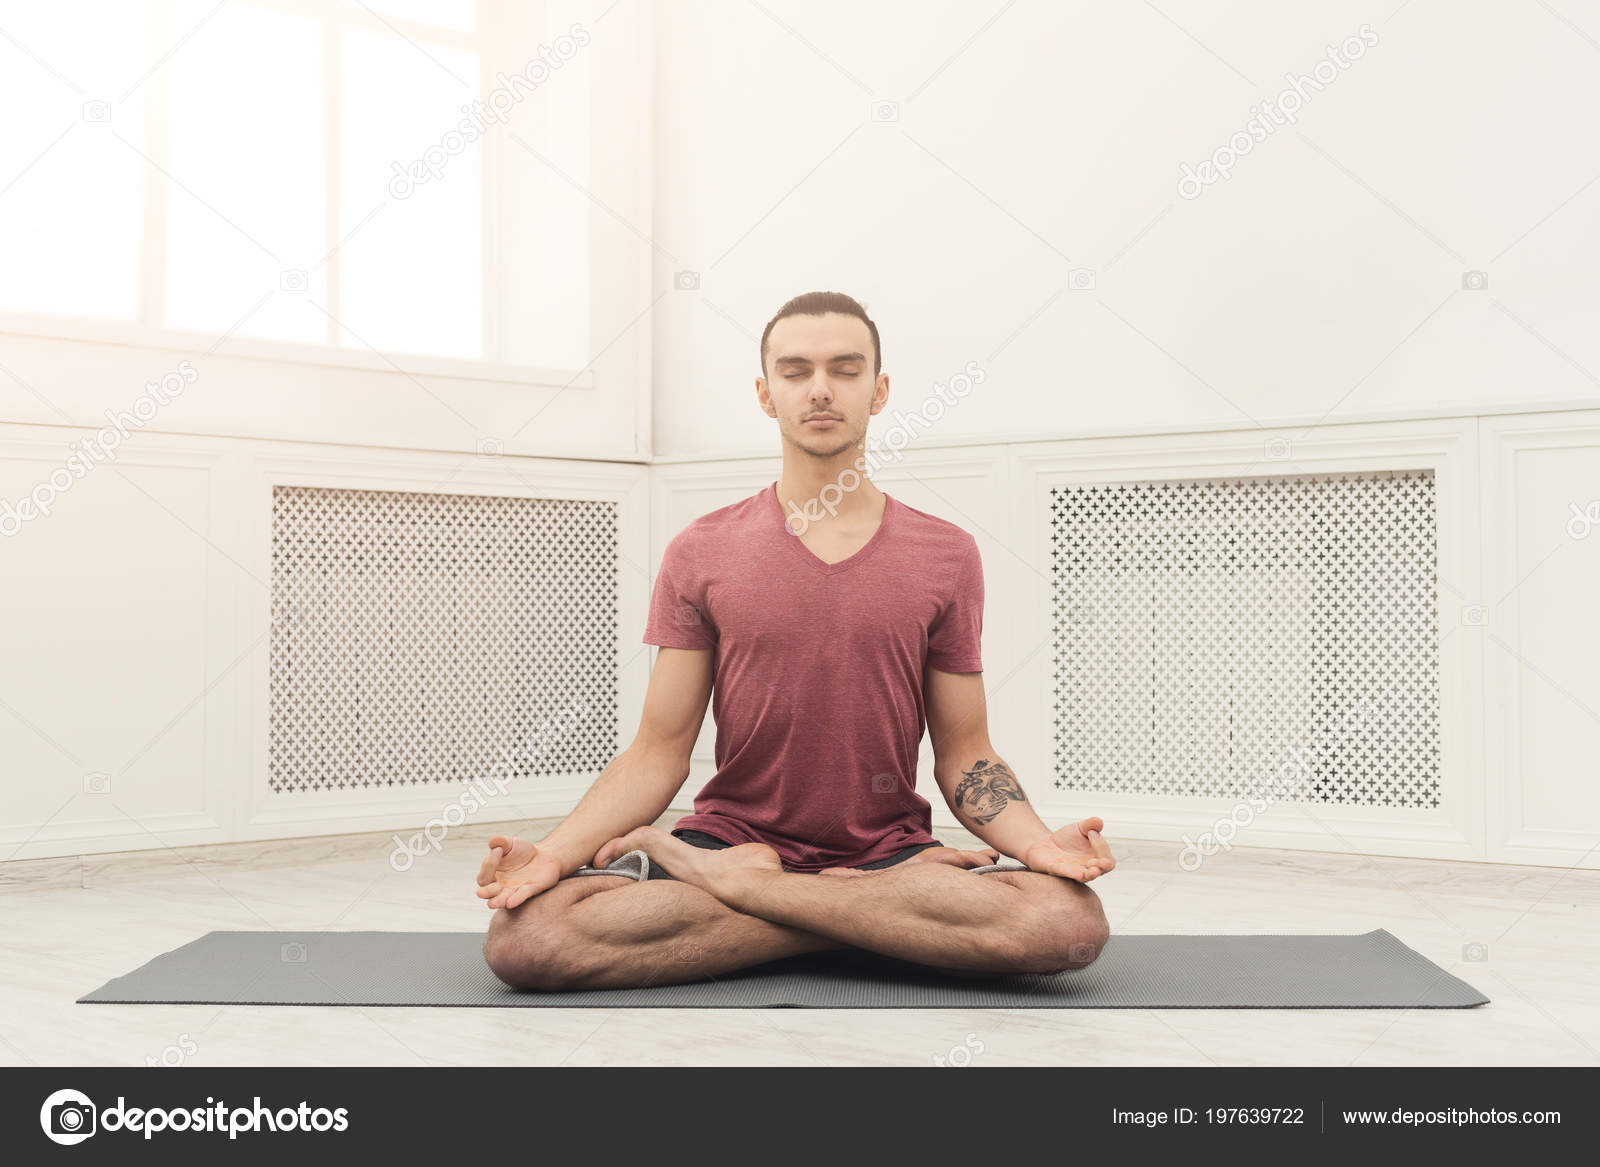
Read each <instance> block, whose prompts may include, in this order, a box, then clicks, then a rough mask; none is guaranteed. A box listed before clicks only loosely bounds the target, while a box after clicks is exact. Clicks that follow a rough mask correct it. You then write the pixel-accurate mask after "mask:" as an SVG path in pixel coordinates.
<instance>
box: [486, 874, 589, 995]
mask: <svg viewBox="0 0 1600 1167" xmlns="http://www.w3.org/2000/svg"><path fill="white" fill-rule="evenodd" d="M545 894H549V893H545ZM542 898H543V897H542V896H534V897H533V899H531V900H528V901H527V902H526V903H524V904H521V905H519V906H518V907H515V908H510V909H507V908H500V909H498V910H497V911H496V912H495V914H494V918H493V919H492V920H490V921H489V931H488V934H487V935H486V936H485V937H484V941H483V959H484V962H485V963H486V964H488V966H489V971H491V972H492V973H494V975H495V976H497V977H499V978H500V980H501V981H503V982H504V983H506V984H507V985H510V986H511V987H512V988H513V989H529V990H537V991H542V992H550V991H553V990H559V989H569V988H574V987H576V986H577V982H578V977H579V971H580V970H578V969H577V968H576V967H575V966H574V964H573V961H572V954H573V952H574V946H573V945H571V944H567V943H565V942H564V941H563V928H562V926H561V922H560V918H559V917H560V912H559V911H551V910H549V909H551V908H553V907H555V906H556V905H554V904H553V903H552V904H540V903H539V901H540V900H541V899H542Z"/></svg>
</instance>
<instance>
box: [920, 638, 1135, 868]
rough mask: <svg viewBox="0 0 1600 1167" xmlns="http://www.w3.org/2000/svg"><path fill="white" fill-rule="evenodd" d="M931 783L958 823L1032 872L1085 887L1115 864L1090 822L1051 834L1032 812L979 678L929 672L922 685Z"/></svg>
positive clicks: (1097, 825)
mask: <svg viewBox="0 0 1600 1167" xmlns="http://www.w3.org/2000/svg"><path fill="white" fill-rule="evenodd" d="M924 690H925V693H926V697H927V708H928V734H929V736H930V738H931V739H932V741H933V779H934V781H935V782H936V783H938V786H939V790H940V792H941V793H943V794H944V797H945V801H946V802H947V803H949V804H950V809H951V810H953V811H955V814H956V818H957V819H959V820H960V821H961V825H962V826H964V827H966V828H967V830H969V831H971V832H972V833H973V834H974V835H976V836H978V838H980V839H982V840H983V841H984V842H985V843H987V844H989V846H991V847H993V848H994V849H995V850H996V851H999V852H1000V853H1001V854H1003V855H1009V856H1011V857H1012V858H1013V859H1017V860H1020V861H1021V862H1023V863H1025V864H1027V865H1028V867H1029V868H1030V869H1031V870H1034V871H1043V872H1047V873H1049V874H1053V875H1062V876H1066V877H1067V878H1069V879H1076V880H1080V881H1083V882H1087V881H1088V880H1091V879H1093V878H1095V876H1097V875H1101V874H1104V873H1105V872H1107V871H1110V870H1111V868H1112V867H1113V866H1114V865H1115V861H1114V860H1113V859H1112V858H1111V848H1110V847H1109V846H1108V845H1107V844H1106V841H1105V839H1104V838H1102V837H1101V835H1100V830H1101V828H1103V827H1104V826H1105V824H1104V823H1103V822H1101V821H1100V819H1098V818H1087V819H1084V820H1083V821H1082V822H1078V823H1073V824H1071V825H1070V826H1066V827H1063V828H1061V829H1060V830H1059V831H1051V829H1050V828H1049V827H1048V826H1046V825H1045V824H1044V822H1043V820H1041V819H1040V818H1039V816H1038V814H1036V813H1035V812H1034V809H1033V805H1032V804H1031V803H1030V802H1029V801H1028V798H1027V796H1026V795H1025V794H1024V793H1023V790H1022V783H1021V782H1020V781H1018V779H1017V776H1016V775H1015V774H1014V773H1012V771H1011V768H1010V767H1009V766H1007V765H1006V763H1005V761H1004V759H1002V758H1001V757H1000V755H999V754H998V753H996V752H995V748H994V744H993V743H992V742H990V740H989V712H988V706H987V703H986V701H985V697H984V692H983V674H982V673H945V672H940V671H939V670H938V669H929V670H928V671H927V682H926V684H925V686H924Z"/></svg>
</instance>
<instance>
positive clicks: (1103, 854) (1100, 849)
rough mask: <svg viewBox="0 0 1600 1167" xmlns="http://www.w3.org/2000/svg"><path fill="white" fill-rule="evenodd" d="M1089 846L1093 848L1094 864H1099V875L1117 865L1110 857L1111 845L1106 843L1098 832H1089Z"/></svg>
mask: <svg viewBox="0 0 1600 1167" xmlns="http://www.w3.org/2000/svg"><path fill="white" fill-rule="evenodd" d="M1089 845H1090V846H1091V847H1093V848H1094V862H1095V863H1097V864H1099V866H1100V871H1101V874H1104V873H1105V872H1107V871H1110V870H1111V869H1112V868H1113V867H1115V866H1116V865H1117V861H1116V859H1114V858H1113V857H1112V855H1111V844H1109V843H1107V842H1106V839H1105V836H1104V835H1102V834H1101V833H1100V832H1099V831H1091V832H1090V834H1089Z"/></svg>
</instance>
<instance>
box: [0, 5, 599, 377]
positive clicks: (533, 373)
mask: <svg viewBox="0 0 1600 1167" xmlns="http://www.w3.org/2000/svg"><path fill="white" fill-rule="evenodd" d="M232 2H233V3H238V4H247V5H250V6H252V7H256V8H266V9H270V10H275V11H279V12H285V13H292V14H294V15H296V16H301V17H305V18H307V19H311V20H314V21H316V22H318V23H319V24H320V26H321V29H322V38H323V73H322V79H323V100H324V103H325V104H324V110H323V119H324V138H323V156H324V160H325V174H326V179H325V182H324V188H323V196H324V200H325V202H324V215H323V223H324V233H325V235H324V245H325V248H326V251H327V253H328V254H329V258H328V260H327V261H326V265H325V270H326V272H327V280H328V284H327V286H328V300H329V306H330V310H331V313H332V316H331V317H330V319H329V320H328V323H327V329H328V332H327V337H326V339H325V340H324V341H323V342H319V343H313V342H304V341H289V340H276V339H272V338H268V337H249V336H230V337H228V338H227V339H226V341H225V347H224V348H223V349H222V350H221V351H222V352H223V353H224V354H225V355H227V356H230V357H244V358H249V359H253V360H261V361H276V362H281V363H285V364H291V365H312V366H320V367H326V368H338V369H358V370H368V371H376V372H392V373H396V374H402V375H423V376H438V377H449V378H454V379H459V380H469V381H488V382H494V383H499V384H507V385H521V386H528V387H537V388H548V387H558V388H562V389H566V390H574V389H578V390H581V389H593V388H594V387H595V381H594V376H593V374H592V372H590V370H589V369H587V368H584V369H562V368H555V367H548V366H534V365H525V364H518V363H512V362H506V361H502V360H500V359H498V354H499V353H500V352H501V351H502V350H501V347H500V344H501V331H502V327H503V316H504V307H505V305H504V303H503V301H502V297H501V289H502V274H503V268H504V264H505V257H504V254H503V248H502V246H501V238H502V229H501V221H500V215H501V213H502V209H503V205H504V204H503V199H502V198H501V175H502V172H503V171H502V162H503V151H504V145H503V143H502V141H501V136H500V135H497V134H494V133H490V134H486V135H484V136H483V138H482V139H480V144H481V149H480V151H479V156H480V157H479V164H480V166H481V168H482V173H481V176H480V179H481V190H482V197H483V240H482V247H483V263H482V278H483V319H482V328H483V351H484V353H485V354H486V355H485V356H484V357H481V358H472V357H450V356H438V355H432V354H427V353H409V352H395V353H389V352H374V351H368V350H364V349H360V348H353V347H349V346H346V345H344V344H341V343H340V339H339V324H338V322H337V320H336V319H333V318H332V317H337V316H339V315H340V311H339V309H340V304H339V288H340V279H339V274H340V255H339V237H338V231H339V196H340V189H339V178H340V169H339V166H340V158H339V126H340V120H339V115H340V101H341V96H342V95H341V93H340V77H339V66H340V54H339V52H338V46H339V37H340V34H341V33H342V31H343V30H344V29H347V28H350V29H361V30H364V31H371V30H372V29H373V27H374V15H373V14H372V13H370V12H369V11H363V10H362V8H361V7H355V6H351V5H347V4H345V3H342V2H341V0H232ZM512 2H515V0H477V3H476V8H477V11H476V19H475V20H474V29H473V31H471V32H461V31H459V30H455V29H449V28H440V27H436V26H433V25H428V24H422V23H418V22H415V21H407V20H402V19H398V18H395V17H391V16H383V17H382V18H381V19H382V23H383V24H384V25H387V26H388V27H389V28H390V29H392V30H394V31H395V32H396V33H398V34H400V35H403V36H405V37H407V38H408V39H410V40H412V41H413V42H416V43H417V44H418V46H419V47H421V48H426V47H427V46H428V45H439V46H443V47H450V48H458V49H466V50H469V51H471V52H474V53H476V54H477V60H478V77H477V94H476V96H478V97H481V96H482V95H483V94H485V93H487V92H488V91H489V90H490V89H491V88H492V80H491V79H492V78H493V77H494V75H495V73H496V72H498V71H499V70H500V69H503V68H506V67H508V66H507V63H506V59H505V58H504V55H503V54H504V53H505V51H506V49H507V47H508V40H509V38H508V37H507V36H506V35H505V34H504V32H503V28H504V24H505V13H504V5H505V4H506V3H512ZM523 2H524V3H526V2H527V0H523ZM535 2H537V0H535ZM539 6H540V8H542V7H543V5H542V4H540V5H539ZM148 11H149V20H150V22H151V43H152V44H155V45H160V46H173V45H175V44H176V43H177V42H178V40H179V38H181V37H183V36H184V35H185V34H186V33H187V32H188V31H189V30H187V29H180V28H175V27H174V26H173V18H172V16H173V14H172V0H149V5H148ZM163 51H165V49H163ZM143 91H144V99H145V116H146V140H145V147H146V153H148V154H149V155H150V157H151V158H152V159H154V160H155V161H156V162H157V163H159V164H160V165H161V166H162V167H163V168H164V167H166V165H167V162H168V142H167V82H166V75H165V71H164V69H161V68H158V69H157V70H156V71H155V72H154V73H153V74H152V75H151V76H150V78H149V79H148V80H147V81H145V82H144V84H143ZM144 193H145V198H144V215H143V221H142V224H141V232H142V237H141V240H140V247H141V262H140V283H139V316H138V318H137V319H136V320H133V321H129V320H114V319H105V318H98V317H85V316H72V315H65V314H61V315H57V314H42V313H29V312H16V311H0V334H11V335H17V336H26V337H42V338H48V339H57V340H72V341H84V342H91V343H109V344H114V345H122V346H131V347H135V348H142V349H162V350H167V351H178V352H189V353H198V354H202V355H209V354H211V353H212V352H213V351H215V350H216V349H217V348H218V341H217V338H216V337H215V336H214V335H212V334H208V333H204V332H194V331H187V330H182V329H175V328H170V327H168V326H167V325H166V324H165V321H164V309H165V303H166V277H167V266H166V256H165V254H164V245H165V240H166V219H167V195H168V183H167V182H166V181H165V180H164V176H163V175H162V174H161V172H160V171H159V170H157V169H156V167H154V166H150V165H148V164H147V165H146V172H145V187H144ZM590 279H591V286H592V284H593V279H594V273H593V272H592V271H591V273H590ZM591 315H592V313H591Z"/></svg>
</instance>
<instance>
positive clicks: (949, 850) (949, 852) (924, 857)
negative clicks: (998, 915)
mask: <svg viewBox="0 0 1600 1167" xmlns="http://www.w3.org/2000/svg"><path fill="white" fill-rule="evenodd" d="M998 862H1000V852H998V851H996V850H995V849H994V848H993V847H985V848H984V849H983V850H982V851H962V850H958V849H957V848H955V847H929V848H928V849H927V850H926V851H918V852H917V853H916V854H915V855H913V856H912V857H911V858H910V859H903V860H901V861H900V862H899V863H896V864H895V865H894V867H905V866H907V865H908V864H912V863H948V864H950V865H951V866H953V867H988V866H990V865H991V864H994V863H998ZM894 867H875V868H871V869H869V870H866V871H863V870H861V869H860V868H858V867H826V868H824V869H823V870H821V871H819V872H818V873H817V874H818V875H877V874H878V873H879V872H880V871H893V870H894Z"/></svg>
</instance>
